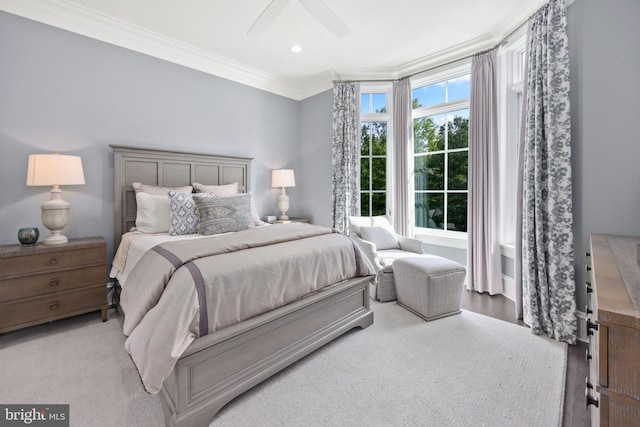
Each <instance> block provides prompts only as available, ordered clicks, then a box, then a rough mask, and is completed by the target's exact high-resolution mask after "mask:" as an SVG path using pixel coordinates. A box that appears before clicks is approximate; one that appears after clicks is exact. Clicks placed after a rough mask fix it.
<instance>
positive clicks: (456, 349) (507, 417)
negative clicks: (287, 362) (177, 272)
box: [0, 303, 567, 427]
mask: <svg viewBox="0 0 640 427" xmlns="http://www.w3.org/2000/svg"><path fill="white" fill-rule="evenodd" d="M372 306H373V309H374V313H375V321H374V324H373V325H372V326H370V327H369V328H367V329H365V330H360V329H356V330H353V331H352V332H350V333H348V334H346V335H345V336H343V337H340V338H338V339H337V340H335V341H333V342H332V343H330V344H328V345H326V346H324V347H323V348H322V349H320V350H318V351H316V352H314V353H312V354H311V355H309V356H308V357H306V358H304V359H302V360H301V361H299V362H297V363H296V364H294V365H293V366H291V367H289V368H287V369H285V370H284V371H282V372H281V373H279V374H277V375H275V376H274V377H272V378H270V379H269V380H267V381H265V382H264V383H262V384H260V385H258V386H257V387H254V388H253V389H252V390H250V391H248V392H247V393H245V394H243V395H242V396H240V397H238V398H236V399H235V400H234V401H232V402H230V403H229V404H228V405H227V406H226V407H224V408H223V409H222V410H221V411H220V412H219V413H218V415H217V416H216V417H215V418H214V420H213V421H212V423H211V426H212V427H218V426H233V427H238V426H300V425H307V426H365V425H379V426H405V425H406V426H414V425H415V426H418V425H419V426H487V427H489V426H509V427H511V426H514V425H518V426H544V427H548V426H560V425H561V421H562V408H563V398H564V383H565V367H566V354H567V347H566V344H563V343H558V342H556V341H553V340H550V339H547V338H544V337H539V336H535V335H532V334H531V333H530V331H529V329H527V328H526V327H522V326H518V325H514V324H510V323H506V322H503V321H500V320H496V319H493V318H490V317H486V316H483V315H480V314H476V313H472V312H469V311H463V312H462V313H461V314H459V315H456V316H451V317H447V318H444V319H439V320H436V321H432V322H425V321H423V320H422V319H420V318H418V317H416V316H415V315H413V314H411V313H409V312H408V311H406V310H404V309H403V308H402V307H400V306H398V305H396V304H394V303H385V304H379V303H373V304H372ZM98 317H99V316H97V315H95V316H94V317H90V315H87V316H80V317H78V318H75V319H66V320H64V321H59V322H54V323H53V324H51V325H42V326H37V327H33V328H28V329H26V330H24V331H17V332H14V333H9V334H6V335H4V336H0V363H1V364H2V366H3V370H2V378H1V379H0V382H1V383H2V387H1V388H0V403H69V404H70V411H71V425H72V426H85V425H96V426H160V425H163V416H162V409H161V405H160V402H159V398H158V397H157V396H151V395H149V394H147V393H146V392H145V391H144V389H143V387H142V385H141V383H140V380H139V377H138V375H137V372H136V370H135V367H134V366H133V364H132V362H131V360H130V359H129V357H128V355H127V354H126V352H125V351H124V349H123V344H124V337H123V336H122V332H121V330H122V323H121V321H120V318H119V317H118V315H117V314H115V313H110V320H109V322H107V323H100V322H99V321H97V320H96V319H97V318H98Z"/></svg>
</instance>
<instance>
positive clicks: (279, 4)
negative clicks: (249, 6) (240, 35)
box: [247, 0, 289, 36]
mask: <svg viewBox="0 0 640 427" xmlns="http://www.w3.org/2000/svg"><path fill="white" fill-rule="evenodd" d="M287 3H289V0H273V1H272V2H271V3H269V5H268V6H267V7H265V8H264V10H263V11H262V13H261V14H260V16H258V19H256V20H255V22H254V23H253V25H252V26H251V28H249V31H247V34H251V35H254V36H257V35H260V34H262V33H263V32H264V30H266V29H267V27H268V26H269V25H271V23H272V22H273V21H275V19H276V18H277V17H278V15H279V14H280V12H282V9H284V8H285V6H286V5H287Z"/></svg>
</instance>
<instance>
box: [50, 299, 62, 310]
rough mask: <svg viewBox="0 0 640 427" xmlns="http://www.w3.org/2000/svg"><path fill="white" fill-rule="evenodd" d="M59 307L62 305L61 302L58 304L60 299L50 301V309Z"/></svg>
mask: <svg viewBox="0 0 640 427" xmlns="http://www.w3.org/2000/svg"><path fill="white" fill-rule="evenodd" d="M59 307H60V304H58V301H54V302H52V303H49V310H57V309H58V308H59Z"/></svg>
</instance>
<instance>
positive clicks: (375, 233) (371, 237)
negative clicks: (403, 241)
mask: <svg viewBox="0 0 640 427" xmlns="http://www.w3.org/2000/svg"><path fill="white" fill-rule="evenodd" d="M360 236H362V239H363V240H368V241H369V242H372V243H373V244H374V245H376V249H377V250H379V251H380V250H384V249H400V243H398V238H397V237H396V236H395V234H393V233H392V232H390V231H389V230H387V229H385V228H382V227H360Z"/></svg>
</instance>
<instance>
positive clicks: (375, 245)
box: [349, 216, 425, 301]
mask: <svg viewBox="0 0 640 427" xmlns="http://www.w3.org/2000/svg"><path fill="white" fill-rule="evenodd" d="M349 234H350V236H351V238H352V239H353V240H354V241H355V242H356V243H357V244H358V246H359V247H360V249H362V251H363V252H364V253H365V254H366V255H367V257H368V258H369V260H370V261H371V263H372V264H373V266H374V267H375V268H376V279H375V281H374V285H375V291H374V292H373V295H374V296H375V298H376V299H377V300H378V301H394V300H395V299H396V287H395V281H394V279H393V261H395V260H396V259H398V258H403V257H407V256H416V255H417V254H424V253H425V252H424V249H423V248H422V242H420V241H419V240H416V239H410V238H408V237H403V236H399V235H398V234H396V232H395V230H394V229H393V226H392V225H391V223H390V222H389V219H388V218H387V217H386V216H373V217H362V216H350V217H349Z"/></svg>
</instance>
